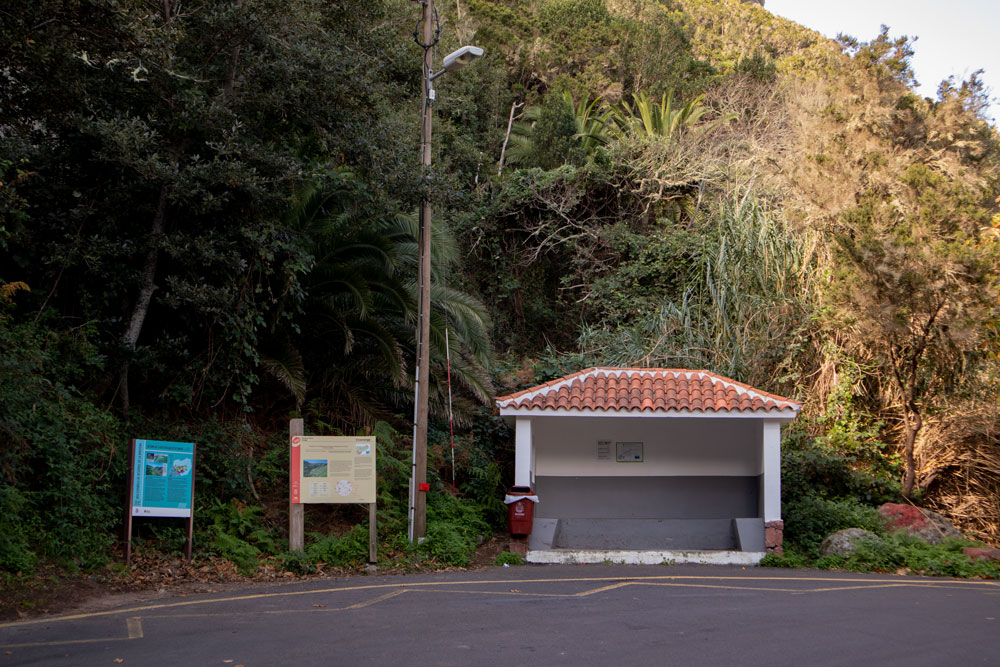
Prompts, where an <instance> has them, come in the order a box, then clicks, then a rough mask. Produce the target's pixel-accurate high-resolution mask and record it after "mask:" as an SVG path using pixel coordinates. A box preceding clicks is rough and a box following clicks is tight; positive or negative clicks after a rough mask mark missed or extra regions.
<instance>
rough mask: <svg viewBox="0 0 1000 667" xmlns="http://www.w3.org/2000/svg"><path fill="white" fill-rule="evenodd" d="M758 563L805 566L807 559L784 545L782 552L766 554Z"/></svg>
mask: <svg viewBox="0 0 1000 667" xmlns="http://www.w3.org/2000/svg"><path fill="white" fill-rule="evenodd" d="M759 564H760V566H761V567H806V565H808V561H807V560H806V558H805V556H803V555H801V554H799V553H798V552H796V551H795V550H794V549H790V548H788V547H786V548H785V552H784V553H783V554H767V555H766V556H764V557H763V558H762V559H761V561H760V563H759Z"/></svg>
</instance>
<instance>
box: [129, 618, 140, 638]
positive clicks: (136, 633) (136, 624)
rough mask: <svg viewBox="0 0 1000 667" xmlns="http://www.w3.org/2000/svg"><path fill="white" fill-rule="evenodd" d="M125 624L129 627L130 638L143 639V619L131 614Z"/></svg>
mask: <svg viewBox="0 0 1000 667" xmlns="http://www.w3.org/2000/svg"><path fill="white" fill-rule="evenodd" d="M125 625H126V626H127V627H128V638H129V639H142V619H140V618H139V617H138V616H130V617H128V618H126V619H125Z"/></svg>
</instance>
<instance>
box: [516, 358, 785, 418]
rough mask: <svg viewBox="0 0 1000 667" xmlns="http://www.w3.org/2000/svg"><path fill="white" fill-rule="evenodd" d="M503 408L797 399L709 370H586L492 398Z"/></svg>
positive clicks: (683, 408) (709, 406)
mask: <svg viewBox="0 0 1000 667" xmlns="http://www.w3.org/2000/svg"><path fill="white" fill-rule="evenodd" d="M497 405H499V407H500V408H501V409H502V410H503V409H518V408H521V409H525V408H527V409H530V410H532V411H536V410H539V411H547V410H551V411H556V410H561V411H571V412H583V411H593V410H597V411H605V410H609V411H614V412H781V413H786V414H790V415H794V414H797V413H798V411H799V409H800V408H801V407H802V405H801V403H798V402H796V401H792V400H789V399H787V398H783V397H781V396H777V395H776V394H769V393H767V392H766V391H761V390H759V389H754V388H753V387H751V386H749V385H745V384H743V383H741V382H736V381H735V380H730V379H729V378H725V377H722V376H721V375H716V374H714V373H709V372H708V371H692V370H686V369H670V368H588V369H587V370H583V371H580V372H578V373H573V374H572V375H567V376H565V377H562V378H559V379H558V380H552V381H551V382H546V383H545V384H542V385H539V386H537V387H532V388H531V389H525V390H524V391H519V392H517V393H514V394H510V395H508V396H501V397H500V398H498V399H497Z"/></svg>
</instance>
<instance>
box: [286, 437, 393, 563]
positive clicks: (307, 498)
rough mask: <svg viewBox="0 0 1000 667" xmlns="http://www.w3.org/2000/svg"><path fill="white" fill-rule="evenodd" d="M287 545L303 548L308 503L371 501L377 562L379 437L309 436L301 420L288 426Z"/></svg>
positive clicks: (371, 540) (371, 554) (372, 556)
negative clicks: (377, 444) (376, 479)
mask: <svg viewBox="0 0 1000 667" xmlns="http://www.w3.org/2000/svg"><path fill="white" fill-rule="evenodd" d="M288 439H289V457H288V460H289V468H290V469H289V504H288V549H289V551H303V550H304V546H305V545H304V534H305V530H304V526H303V524H304V519H305V517H304V512H303V510H304V505H305V504H306V503H359V504H362V505H368V561H369V562H371V563H374V562H376V561H377V553H376V552H377V540H376V535H377V530H376V528H377V526H376V522H375V521H376V516H375V514H376V513H375V509H376V508H375V501H376V497H375V476H376V468H375V461H376V456H377V454H376V441H375V437H374V436H368V435H358V436H317V435H309V436H307V435H305V434H304V433H303V425H302V420H301V419H292V420H291V421H290V422H289V424H288Z"/></svg>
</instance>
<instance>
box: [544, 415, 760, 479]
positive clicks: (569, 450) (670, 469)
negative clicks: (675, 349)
mask: <svg viewBox="0 0 1000 667" xmlns="http://www.w3.org/2000/svg"><path fill="white" fill-rule="evenodd" d="M531 424H532V426H531V436H532V437H531V439H532V449H533V456H534V460H533V462H532V469H533V471H534V475H535V477H543V476H548V477H553V476H568V477H574V476H588V475H593V476H596V477H613V476H621V477H661V476H665V475H667V476H680V475H691V476H722V475H732V476H736V477H740V476H750V475H759V474H760V472H761V463H760V447H761V445H760V437H761V426H760V420H759V419H739V418H709V417H645V418H642V417H608V416H602V417H594V416H590V417H583V416H579V417H576V416H574V417H569V416H559V417H551V416H550V417H535V418H532V419H531ZM598 441H608V442H610V443H611V448H612V450H613V449H614V447H615V443H618V442H641V443H643V461H642V462H629V463H621V462H618V461H616V460H615V455H614V451H612V452H611V456H610V458H604V459H602V458H599V457H598Z"/></svg>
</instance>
